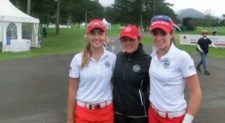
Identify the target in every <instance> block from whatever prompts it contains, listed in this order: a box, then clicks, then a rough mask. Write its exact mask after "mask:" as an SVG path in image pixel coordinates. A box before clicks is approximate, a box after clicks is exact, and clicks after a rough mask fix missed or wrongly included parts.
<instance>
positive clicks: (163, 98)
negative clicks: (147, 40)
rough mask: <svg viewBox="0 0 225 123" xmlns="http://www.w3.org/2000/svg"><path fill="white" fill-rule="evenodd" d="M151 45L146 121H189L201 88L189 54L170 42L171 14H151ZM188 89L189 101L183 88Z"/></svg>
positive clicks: (157, 122) (195, 107)
mask: <svg viewBox="0 0 225 123" xmlns="http://www.w3.org/2000/svg"><path fill="white" fill-rule="evenodd" d="M149 30H150V33H151V36H152V40H153V44H154V48H153V52H152V54H151V56H152V61H151V65H150V69H149V75H150V97H149V100H150V102H151V106H150V107H149V123H192V121H193V119H194V116H195V115H196V113H197V111H198V109H199V106H200V102H201V88H200V84H199V79H198V76H197V74H196V70H195V65H194V61H193V59H192V58H191V56H190V55H189V54H188V53H187V52H185V51H183V50H180V49H178V48H177V47H176V46H175V44H174V43H173V41H172V39H173V23H172V20H171V19H170V17H168V16H164V15H159V16H154V17H153V18H152V20H151V24H150V27H149ZM185 85H187V87H188V90H189V94H190V97H189V101H188V104H187V102H186V101H185V99H184V88H185Z"/></svg>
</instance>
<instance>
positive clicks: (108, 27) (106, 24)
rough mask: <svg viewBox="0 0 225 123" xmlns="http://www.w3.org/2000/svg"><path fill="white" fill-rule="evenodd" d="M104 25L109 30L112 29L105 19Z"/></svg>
mask: <svg viewBox="0 0 225 123" xmlns="http://www.w3.org/2000/svg"><path fill="white" fill-rule="evenodd" d="M102 21H103V23H104V24H105V26H106V27H107V29H111V23H109V22H107V21H106V19H105V18H103V19H102Z"/></svg>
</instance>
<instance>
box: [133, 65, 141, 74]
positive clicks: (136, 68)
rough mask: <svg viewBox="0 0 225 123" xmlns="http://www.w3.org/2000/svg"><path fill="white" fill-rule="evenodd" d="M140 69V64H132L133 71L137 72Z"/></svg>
mask: <svg viewBox="0 0 225 123" xmlns="http://www.w3.org/2000/svg"><path fill="white" fill-rule="evenodd" d="M140 70H141V66H140V65H138V64H135V65H134V66H133V71H134V72H139V71H140Z"/></svg>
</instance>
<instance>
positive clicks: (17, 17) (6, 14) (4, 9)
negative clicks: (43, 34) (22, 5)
mask: <svg viewBox="0 0 225 123" xmlns="http://www.w3.org/2000/svg"><path fill="white" fill-rule="evenodd" d="M0 22H23V23H39V19H36V18H34V17H31V16H29V15H27V14H25V13H23V12H22V11H20V10H19V9H17V8H16V7H15V6H14V5H13V4H12V3H11V2H10V1H9V0H0Z"/></svg>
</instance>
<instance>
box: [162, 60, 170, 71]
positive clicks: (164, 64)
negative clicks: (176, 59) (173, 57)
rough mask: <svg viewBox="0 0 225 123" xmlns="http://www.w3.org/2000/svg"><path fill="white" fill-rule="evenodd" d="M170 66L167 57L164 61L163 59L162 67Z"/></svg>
mask: <svg viewBox="0 0 225 123" xmlns="http://www.w3.org/2000/svg"><path fill="white" fill-rule="evenodd" d="M169 66H170V60H169V59H168V58H166V59H165V60H164V61H163V67H164V68H166V69H167V68H169Z"/></svg>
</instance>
